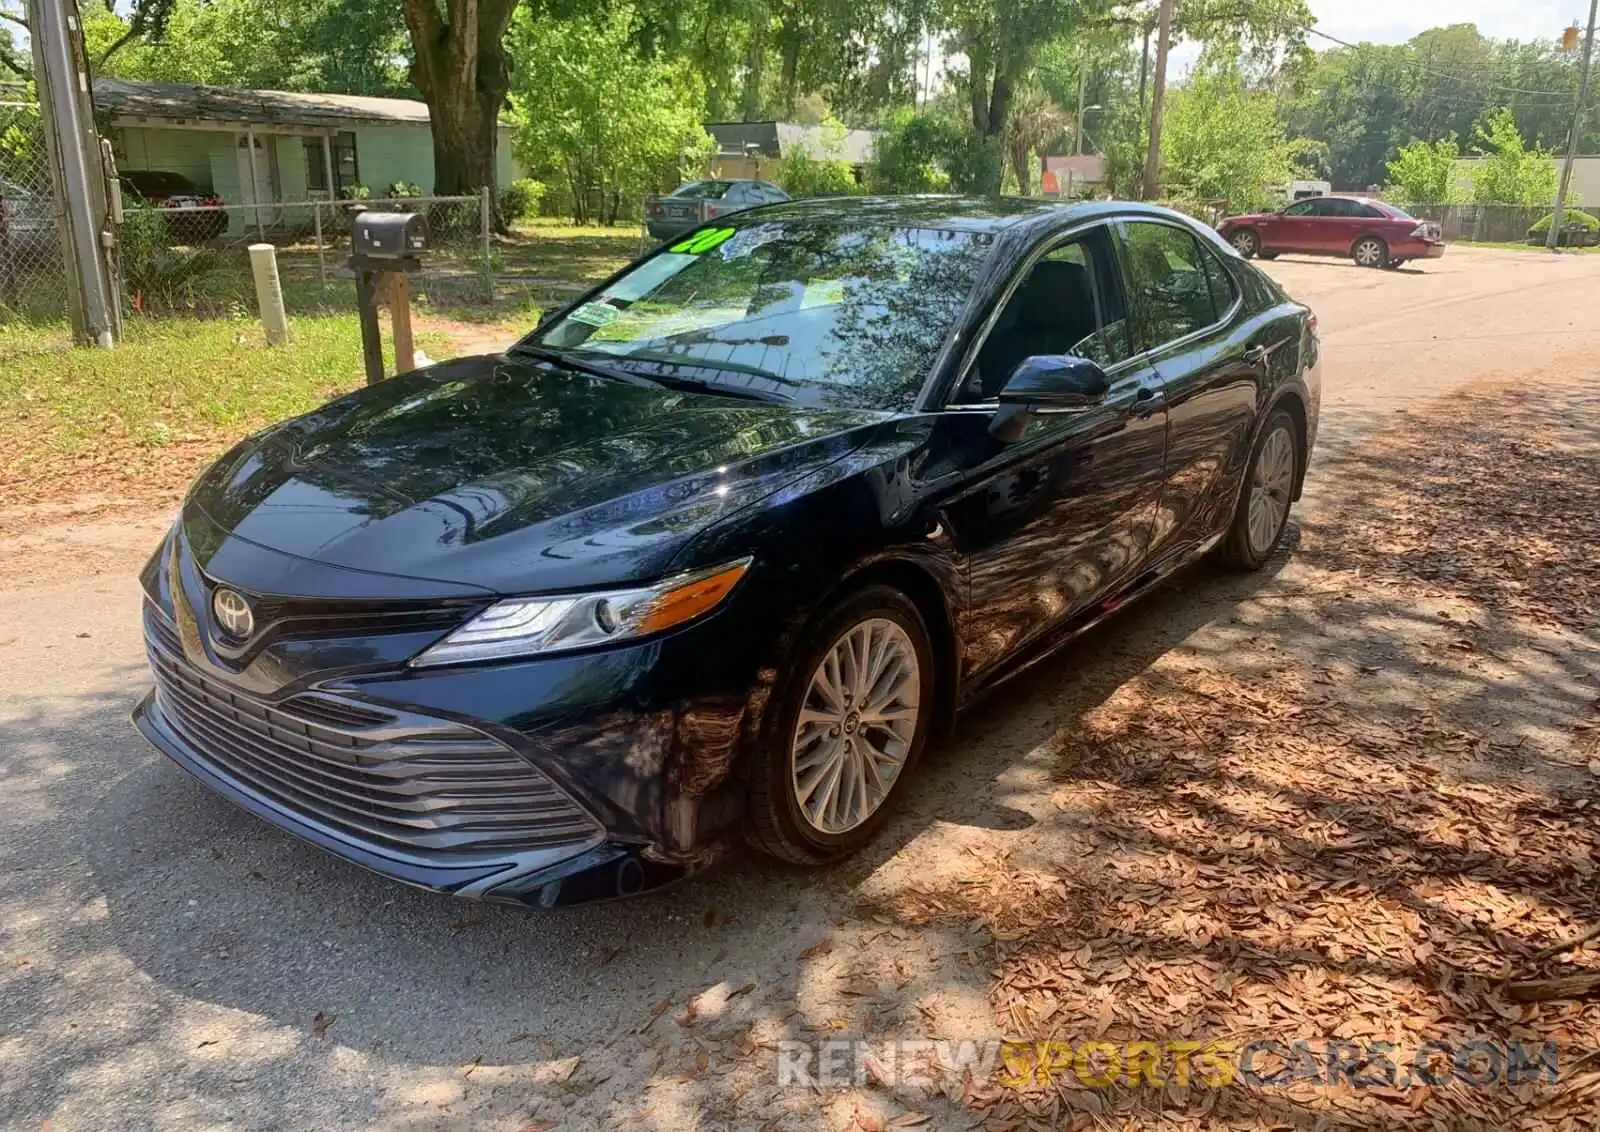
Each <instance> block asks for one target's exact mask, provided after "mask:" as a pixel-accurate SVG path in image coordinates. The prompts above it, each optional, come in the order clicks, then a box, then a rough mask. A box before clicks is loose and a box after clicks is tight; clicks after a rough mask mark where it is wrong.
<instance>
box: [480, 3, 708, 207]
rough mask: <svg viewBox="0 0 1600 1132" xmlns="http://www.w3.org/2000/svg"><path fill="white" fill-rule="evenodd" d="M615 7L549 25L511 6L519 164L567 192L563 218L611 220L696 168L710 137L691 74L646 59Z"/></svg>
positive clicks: (633, 18)
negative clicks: (569, 214) (568, 209)
mask: <svg viewBox="0 0 1600 1132" xmlns="http://www.w3.org/2000/svg"><path fill="white" fill-rule="evenodd" d="M639 31H640V21H639V15H638V13H637V12H636V11H635V9H634V8H632V7H629V6H627V5H622V6H618V7H614V8H608V9H606V10H604V11H598V12H595V13H593V14H586V15H582V16H576V17H573V18H571V19H557V18H554V17H552V16H537V17H536V16H535V15H534V14H533V13H532V12H530V11H529V10H528V9H526V8H522V9H519V11H518V14H517V16H516V19H515V21H514V22H513V24H512V27H511V33H510V35H509V36H508V37H507V49H508V51H509V52H510V54H511V56H512V58H513V60H514V62H515V70H514V76H513V86H512V96H511V115H512V118H513V120H514V121H515V122H516V123H517V126H518V129H517V139H516V146H517V151H518V153H519V155H520V156H521V157H522V160H523V162H524V164H526V165H527V167H528V168H529V169H530V170H532V171H533V172H534V173H536V174H538V175H540V176H541V177H543V178H545V179H547V180H554V181H559V182H560V183H561V184H562V187H563V188H564V189H565V190H566V192H567V193H568V194H569V195H570V199H571V201H572V210H573V217H574V219H575V220H578V221H579V222H587V221H588V220H590V219H596V220H599V221H600V222H602V223H605V224H610V223H613V222H614V221H615V220H616V218H617V216H618V215H619V214H620V213H621V211H622V209H623V208H624V207H625V206H629V207H631V206H633V205H635V204H636V203H637V202H638V200H639V199H640V198H641V197H643V196H644V195H645V194H646V193H648V192H650V191H652V190H653V189H655V188H656V187H658V186H660V185H662V184H671V183H674V182H675V181H676V180H678V179H679V178H680V177H681V176H683V175H686V174H687V175H692V174H694V173H696V172H698V171H699V169H700V167H701V166H702V165H703V163H704V161H705V159H706V157H707V156H708V155H709V154H710V153H711V150H712V145H713V143H712V140H711V137H710V135H709V134H707V133H706V132H705V129H704V127H703V126H702V125H701V121H702V116H703V113H704V107H705V102H706V93H705V90H704V88H703V86H702V85H701V83H700V80H699V78H698V76H697V75H696V74H695V72H694V70H693V68H692V67H690V66H688V65H687V64H686V63H684V62H682V61H680V60H676V59H667V58H647V57H646V56H645V55H644V53H643V52H641V50H640V49H639V46H638V44H637V42H636V36H637V34H638V32H639Z"/></svg>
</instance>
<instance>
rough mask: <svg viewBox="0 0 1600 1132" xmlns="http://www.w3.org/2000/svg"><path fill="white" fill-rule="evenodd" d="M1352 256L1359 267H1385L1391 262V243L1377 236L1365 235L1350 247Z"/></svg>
mask: <svg viewBox="0 0 1600 1132" xmlns="http://www.w3.org/2000/svg"><path fill="white" fill-rule="evenodd" d="M1350 258H1352V259H1354V260H1355V261H1356V264H1357V266H1359V267H1384V266H1387V264H1388V262H1389V245H1387V244H1385V243H1384V242H1383V241H1382V240H1380V239H1378V237H1376V236H1363V237H1361V239H1359V240H1357V241H1356V245H1355V247H1353V248H1351V249H1350Z"/></svg>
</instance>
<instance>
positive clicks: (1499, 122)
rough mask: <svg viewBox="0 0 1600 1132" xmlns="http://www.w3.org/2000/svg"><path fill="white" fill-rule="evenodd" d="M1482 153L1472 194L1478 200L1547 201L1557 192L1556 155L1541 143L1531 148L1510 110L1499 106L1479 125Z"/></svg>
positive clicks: (1529, 204)
mask: <svg viewBox="0 0 1600 1132" xmlns="http://www.w3.org/2000/svg"><path fill="white" fill-rule="evenodd" d="M1475 132H1476V137H1477V141H1478V152H1479V153H1480V154H1482V155H1483V157H1482V160H1480V161H1478V162H1477V163H1476V168H1475V169H1474V170H1473V176H1472V196H1473V199H1474V200H1476V201H1477V202H1478V203H1479V204H1517V205H1522V206H1523V207H1525V208H1533V207H1538V206H1541V205H1547V204H1549V203H1551V202H1552V201H1553V200H1555V196H1556V163H1555V158H1554V155H1553V154H1551V153H1550V151H1549V150H1546V149H1544V148H1543V147H1541V146H1537V145H1536V146H1534V147H1533V148H1532V149H1529V148H1528V147H1527V146H1526V145H1525V144H1524V143H1523V140H1522V134H1521V132H1520V131H1519V130H1518V129H1517V120H1516V118H1515V117H1513V116H1512V113H1511V111H1509V110H1507V109H1506V108H1505V107H1503V106H1502V107H1499V108H1497V109H1495V110H1491V111H1489V113H1487V114H1485V115H1484V116H1483V119H1482V120H1481V121H1480V122H1479V123H1478V125H1477V127H1476V131H1475Z"/></svg>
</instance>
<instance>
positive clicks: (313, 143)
mask: <svg viewBox="0 0 1600 1132" xmlns="http://www.w3.org/2000/svg"><path fill="white" fill-rule="evenodd" d="M305 145H306V188H307V189H308V190H310V191H311V192H314V193H325V192H327V191H328V169H327V166H326V165H325V164H324V163H323V160H322V139H321V138H306V140H305Z"/></svg>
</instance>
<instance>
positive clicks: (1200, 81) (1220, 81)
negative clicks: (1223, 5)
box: [1161, 62, 1295, 211]
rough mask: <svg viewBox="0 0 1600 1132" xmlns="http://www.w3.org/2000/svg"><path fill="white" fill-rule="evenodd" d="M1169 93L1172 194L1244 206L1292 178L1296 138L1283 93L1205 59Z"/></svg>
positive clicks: (1166, 133)
mask: <svg viewBox="0 0 1600 1132" xmlns="http://www.w3.org/2000/svg"><path fill="white" fill-rule="evenodd" d="M1169 97H1170V100H1171V101H1170V105H1169V108H1168V110H1167V121H1166V125H1165V127H1164V129H1163V131H1162V136H1161V150H1162V158H1163V161H1164V163H1165V164H1164V169H1163V173H1162V182H1163V184H1164V185H1165V186H1166V189H1167V191H1168V193H1169V194H1171V195H1172V196H1173V197H1175V198H1180V199H1186V200H1191V201H1212V200H1222V201H1226V202H1227V207H1228V208H1229V209H1230V210H1232V211H1243V210H1247V209H1251V208H1254V207H1257V206H1259V205H1261V204H1263V203H1265V199H1266V193H1267V189H1268V187H1269V186H1271V185H1277V184H1282V183H1284V182H1286V181H1289V180H1291V179H1293V174H1294V172H1295V169H1294V164H1293V160H1292V156H1293V153H1294V146H1293V145H1292V144H1291V143H1290V142H1289V141H1288V139H1287V138H1286V137H1285V135H1284V128H1283V123H1282V122H1280V121H1279V120H1278V116H1277V106H1276V100H1275V99H1274V98H1273V96H1272V95H1271V94H1270V93H1268V92H1266V91H1257V90H1251V89H1249V88H1248V87H1246V85H1245V83H1244V80H1243V77H1242V76H1241V75H1240V74H1239V71H1238V70H1237V68H1236V67H1234V66H1231V65H1228V64H1206V63H1204V62H1203V63H1202V66H1200V67H1199V68H1198V69H1197V70H1196V73H1195V74H1194V76H1193V78H1191V79H1190V81H1189V83H1188V85H1186V86H1183V87H1180V88H1178V89H1176V90H1174V91H1172V92H1171V94H1170V96H1169Z"/></svg>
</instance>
